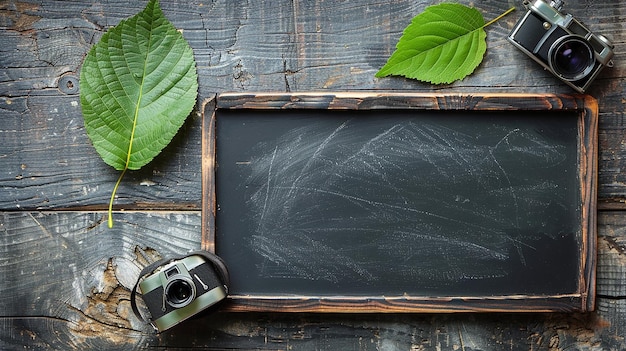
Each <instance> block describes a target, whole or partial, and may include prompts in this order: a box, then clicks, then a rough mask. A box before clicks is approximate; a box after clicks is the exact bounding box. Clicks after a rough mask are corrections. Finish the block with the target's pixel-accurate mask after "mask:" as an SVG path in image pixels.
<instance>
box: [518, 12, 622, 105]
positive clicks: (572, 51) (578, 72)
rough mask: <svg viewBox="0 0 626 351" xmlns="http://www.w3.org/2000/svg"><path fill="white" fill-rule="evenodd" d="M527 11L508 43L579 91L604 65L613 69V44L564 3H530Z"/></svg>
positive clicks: (582, 90)
mask: <svg viewBox="0 0 626 351" xmlns="http://www.w3.org/2000/svg"><path fill="white" fill-rule="evenodd" d="M524 5H525V6H526V7H527V8H528V11H527V12H526V14H525V15H524V17H522V19H521V20H519V21H518V23H517V24H516V25H515V27H514V28H513V30H512V31H511V33H510V34H509V36H508V40H509V42H511V43H512V44H513V45H515V46H516V47H517V48H519V49H520V50H521V51H523V52H524V53H526V54H527V55H528V56H530V57H531V58H532V59H534V60H535V61H537V62H538V63H539V64H541V65H542V66H543V67H544V68H545V69H546V70H548V71H550V72H552V74H554V75H555V76H557V77H558V78H560V79H561V80H562V81H563V82H565V83H567V84H568V85H569V86H571V87H572V88H574V89H576V90H577V91H578V92H581V93H582V92H584V91H585V90H586V89H587V88H588V87H589V85H590V84H591V82H592V81H593V80H594V79H595V78H596V77H597V76H598V74H599V73H600V71H601V70H602V68H604V67H605V66H609V67H612V66H613V62H612V61H611V58H612V57H613V45H612V44H611V42H610V41H609V40H608V39H606V38H605V37H604V36H602V35H596V34H593V33H591V31H589V29H587V27H585V26H584V25H583V24H582V23H581V22H579V21H577V20H576V19H575V18H573V17H572V15H570V14H565V15H564V14H562V13H561V12H559V11H560V10H561V8H562V6H563V1H561V0H553V1H550V2H549V3H548V2H546V1H545V0H535V1H534V2H533V3H529V2H527V1H525V2H524Z"/></svg>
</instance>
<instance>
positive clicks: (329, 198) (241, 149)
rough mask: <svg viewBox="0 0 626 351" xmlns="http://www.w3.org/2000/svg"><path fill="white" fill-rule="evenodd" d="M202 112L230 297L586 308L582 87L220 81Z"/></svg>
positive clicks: (260, 306) (211, 207) (586, 147)
mask: <svg viewBox="0 0 626 351" xmlns="http://www.w3.org/2000/svg"><path fill="white" fill-rule="evenodd" d="M205 116H206V117H207V118H206V124H205V137H204V138H205V148H204V152H203V153H204V169H203V176H204V185H205V190H204V199H205V206H204V207H205V212H204V219H205V220H204V221H203V222H204V228H203V234H204V237H203V238H204V242H205V248H207V249H210V250H215V251H216V252H217V254H219V255H220V256H221V257H223V258H224V259H225V261H226V262H227V264H228V266H229V269H230V271H231V276H232V278H231V280H232V282H231V287H230V295H231V299H230V300H231V302H230V308H231V309H234V310H272V311H336V312H340V311H360V312H374V311H464V310H470V311H480V310H522V311H529V310H538V311H551V310H553V311H567V310H572V311H584V310H591V309H593V292H594V266H595V256H594V252H595V192H596V190H595V176H596V175H595V174H596V153H597V150H596V149H597V147H596V144H597V139H596V128H597V127H596V125H597V111H596V105H595V101H594V100H593V99H591V98H589V97H588V96H538V95H537V96H535V95H491V96H436V95H417V94H397V93H396V94H373V93H372V94H367V93H365V94H364V93H355V94H349V93H343V94H327V93H324V94H314V93H311V94H287V95H285V94H248V95H243V94H222V95H219V96H217V97H216V99H214V100H212V101H211V102H210V103H209V104H207V107H206V109H205Z"/></svg>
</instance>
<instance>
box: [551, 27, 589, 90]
mask: <svg viewBox="0 0 626 351" xmlns="http://www.w3.org/2000/svg"><path fill="white" fill-rule="evenodd" d="M548 57H549V62H550V68H552V70H553V71H554V72H555V73H557V74H558V75H559V76H561V77H562V78H563V79H565V80H569V81H577V80H579V79H582V78H584V77H586V76H587V75H588V74H589V73H590V72H591V71H592V70H593V68H594V65H595V58H594V52H593V48H592V47H591V46H590V45H589V43H588V42H587V41H586V40H584V39H583V38H581V37H579V36H577V35H569V36H565V37H562V38H560V39H559V40H557V41H556V42H555V43H554V44H553V45H552V47H551V48H550V52H549V54H548Z"/></svg>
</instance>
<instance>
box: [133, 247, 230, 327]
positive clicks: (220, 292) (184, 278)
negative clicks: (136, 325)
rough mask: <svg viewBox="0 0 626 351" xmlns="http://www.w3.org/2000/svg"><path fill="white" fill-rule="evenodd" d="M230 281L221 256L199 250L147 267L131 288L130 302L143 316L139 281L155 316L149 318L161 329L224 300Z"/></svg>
mask: <svg viewBox="0 0 626 351" xmlns="http://www.w3.org/2000/svg"><path fill="white" fill-rule="evenodd" d="M147 274H149V275H148V276H146V275H147ZM144 276H145V278H143V277H144ZM142 278H143V280H142ZM228 284H229V278H228V270H227V268H226V265H225V264H224V262H223V261H222V260H221V258H219V257H218V256H216V255H213V254H211V253H209V252H204V251H198V252H194V253H191V254H189V255H187V256H184V257H181V258H178V259H170V260H161V261H158V262H155V263H153V264H152V265H150V266H148V267H146V268H144V270H143V271H142V272H141V273H140V275H139V279H138V280H137V284H135V287H134V288H133V290H132V292H131V305H132V308H133V312H135V315H137V316H138V317H139V318H140V319H144V318H143V316H141V314H140V313H139V309H138V308H137V306H136V301H135V298H136V291H137V285H139V289H140V291H141V295H142V298H143V301H144V303H145V304H146V306H147V307H148V310H149V311H150V315H151V316H152V318H150V320H149V321H150V323H151V324H152V326H153V327H154V328H155V329H156V330H157V331H159V332H162V331H164V330H167V329H169V328H171V327H173V326H175V325H177V324H179V323H180V322H182V321H184V320H186V319H188V318H190V317H192V316H194V315H196V314H198V313H199V312H201V311H203V310H205V309H207V308H208V307H210V306H213V305H215V304H216V303H218V302H220V301H222V300H224V299H225V298H226V295H227V293H228Z"/></svg>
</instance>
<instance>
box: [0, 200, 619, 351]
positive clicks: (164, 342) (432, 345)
mask: <svg viewBox="0 0 626 351" xmlns="http://www.w3.org/2000/svg"><path fill="white" fill-rule="evenodd" d="M104 216H105V214H104V213H101V212H95V213H85V212H20V213H5V214H3V215H2V218H1V220H2V221H1V223H2V226H1V227H0V232H1V233H2V246H1V248H2V249H1V250H2V251H1V252H0V253H1V256H0V257H2V260H1V261H0V262H1V267H2V269H1V270H0V278H1V279H2V281H3V282H6V283H5V284H2V285H1V286H0V309H1V310H2V311H3V312H2V315H1V316H0V348H2V349H15V348H21V347H22V345H29V347H32V348H37V349H50V350H54V349H66V350H72V349H76V350H84V349H116V350H138V349H144V348H167V349H173V350H178V349H190V348H191V349H193V348H196V349H214V350H219V349H259V350H275V349H288V348H292V349H297V350H336V349H346V348H347V349H356V350H385V349H388V348H392V349H411V348H412V347H413V348H416V349H418V348H421V349H423V350H433V351H434V350H439V349H455V348H458V349H460V348H461V345H464V346H465V347H466V349H475V350H492V349H501V348H505V349H513V350H529V349H531V350H549V349H551V348H552V349H558V348H561V349H566V348H568V347H570V348H572V347H575V349H579V350H620V349H623V348H624V346H625V345H626V344H625V343H624V339H623V337H621V335H624V333H625V332H626V325H624V323H623V316H624V314H625V313H626V300H624V299H616V298H615V297H618V296H619V295H616V294H620V293H622V292H621V290H620V289H623V281H622V280H621V279H617V278H615V277H619V276H620V274H621V273H620V272H623V266H624V265H623V263H621V264H616V262H618V261H621V262H623V261H624V253H623V251H624V250H623V249H624V243H625V242H626V234H625V232H624V230H623V228H625V227H626V223H625V220H624V218H626V216H624V213H622V212H609V213H605V214H603V215H601V216H600V220H599V223H600V225H599V229H600V231H601V233H606V234H604V235H601V236H600V238H599V240H600V242H601V243H606V244H602V245H600V255H599V259H600V261H599V269H598V271H599V279H600V281H601V282H602V283H601V284H600V286H599V287H598V293H599V294H602V297H599V298H598V301H597V311H596V312H594V313H583V314H579V313H567V314H560V313H530V314H509V313H493V314H492V313H488V314H460V315H459V314H439V315H429V314H276V313H262V314H260V313H236V312H233V313H224V312H222V313H218V314H214V315H208V316H200V317H199V318H197V319H194V320H191V321H189V322H188V323H185V324H184V326H181V327H177V328H174V329H172V330H171V331H168V332H166V333H163V334H162V335H160V336H156V335H154V334H153V332H152V331H151V329H150V328H148V326H147V325H145V324H142V323H141V322H140V321H138V320H137V319H136V318H135V317H134V316H133V315H132V312H130V310H129V301H128V299H129V295H130V288H131V287H132V284H133V283H134V278H135V276H136V275H137V274H138V272H139V270H140V269H141V267H143V266H145V265H146V264H147V260H146V259H145V258H144V255H145V256H147V257H148V258H150V259H158V258H160V257H162V256H165V255H173V254H182V253H185V252H186V251H187V250H188V248H192V249H193V248H198V247H199V245H200V242H199V237H198V235H197V234H198V230H199V227H200V214H199V213H198V212H191V213H175V214H171V213H163V212H161V213H156V212H150V213H120V214H117V218H118V221H117V222H118V223H117V224H118V225H117V226H116V227H115V229H114V230H109V229H107V228H106V223H105V221H102V218H104ZM94 224H95V225H94ZM609 243H610V244H609ZM139 250H142V251H143V252H144V254H141V252H140V251H139ZM42 270H44V271H45V274H44V273H41V271H42ZM16 290H17V292H16Z"/></svg>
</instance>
